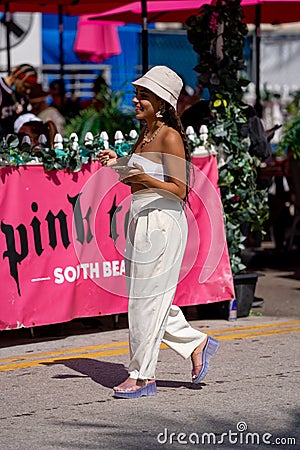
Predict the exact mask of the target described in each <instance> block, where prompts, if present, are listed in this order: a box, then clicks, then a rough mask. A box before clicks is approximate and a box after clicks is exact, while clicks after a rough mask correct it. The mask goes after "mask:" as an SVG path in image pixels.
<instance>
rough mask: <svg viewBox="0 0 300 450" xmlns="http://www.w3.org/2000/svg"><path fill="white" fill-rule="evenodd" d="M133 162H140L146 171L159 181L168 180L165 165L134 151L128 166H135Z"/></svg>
mask: <svg viewBox="0 0 300 450" xmlns="http://www.w3.org/2000/svg"><path fill="white" fill-rule="evenodd" d="M133 163H136V164H139V165H140V166H142V167H143V169H144V171H145V173H147V174H148V175H150V176H151V177H153V178H156V179H157V180H159V181H166V179H167V175H166V172H165V166H164V165H163V164H159V163H156V162H153V161H151V160H150V159H148V158H145V157H144V156H141V155H138V154H137V153H133V154H132V155H131V157H130V159H129V161H128V166H129V167H133Z"/></svg>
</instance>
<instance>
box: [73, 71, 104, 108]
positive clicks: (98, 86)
mask: <svg viewBox="0 0 300 450" xmlns="http://www.w3.org/2000/svg"><path fill="white" fill-rule="evenodd" d="M93 94H94V95H93V98H91V99H88V100H83V101H82V102H80V108H81V109H87V108H89V107H91V106H93V107H94V108H95V109H96V110H97V111H101V109H103V106H104V101H105V97H106V95H108V94H109V87H108V84H107V83H106V81H105V79H104V78H103V76H102V75H98V77H97V78H96V79H95V81H94V84H93Z"/></svg>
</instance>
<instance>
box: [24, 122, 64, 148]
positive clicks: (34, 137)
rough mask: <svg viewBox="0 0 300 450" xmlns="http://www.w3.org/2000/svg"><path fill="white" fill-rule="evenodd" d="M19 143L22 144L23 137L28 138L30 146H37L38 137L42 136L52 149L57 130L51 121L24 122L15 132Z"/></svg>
mask: <svg viewBox="0 0 300 450" xmlns="http://www.w3.org/2000/svg"><path fill="white" fill-rule="evenodd" d="M17 134H18V136H19V140H20V142H22V140H23V138H24V136H29V138H30V141H31V145H32V146H33V147H34V146H35V145H39V144H40V142H39V137H40V136H41V135H44V136H45V138H46V141H47V143H49V144H50V148H51V149H53V147H54V137H55V135H56V134H57V128H56V126H55V124H54V122H52V121H51V120H48V121H46V122H43V121H41V120H29V121H27V122H24V123H23V124H22V125H21V126H20V127H19V129H18V132H17Z"/></svg>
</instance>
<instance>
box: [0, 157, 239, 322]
mask: <svg viewBox="0 0 300 450" xmlns="http://www.w3.org/2000/svg"><path fill="white" fill-rule="evenodd" d="M193 163H194V178H195V182H194V185H193V189H192V192H191V194H190V207H187V208H186V214H187V217H188V221H189V238H188V244H187V248H186V252H185V256H184V261H183V264H182V271H181V275H180V282H179V285H178V289H177V293H176V297H175V300H174V302H175V303H176V304H178V305H195V304H201V303H210V302H217V301H221V300H229V299H231V298H233V297H234V288H233V280H232V274H231V270H230V265H229V261H228V253H227V246H226V241H225V233H224V224H223V216H222V204H221V201H220V196H219V190H218V186H217V177H218V173H217V166H216V160H215V157H213V156H209V157H204V158H194V160H193ZM0 182H1V185H2V186H1V191H0V215H1V226H0V255H1V257H2V263H1V265H0V272H1V309H0V330H3V329H14V328H19V327H32V326H37V325H46V324H51V323H59V322H66V321H69V320H72V319H74V318H77V317H91V316H98V315H107V314H117V313H122V312H126V311H127V298H126V289H125V276H124V260H123V251H124V247H125V230H126V220H127V218H128V211H129V205H130V198H131V196H130V189H129V188H128V187H127V186H125V185H124V184H122V183H119V181H118V176H117V175H116V174H115V172H114V171H113V170H111V169H109V168H102V167H101V166H100V165H99V163H97V162H93V163H92V164H89V165H86V166H83V169H82V170H81V171H80V172H77V173H68V172H67V171H53V172H45V171H44V169H43V167H42V166H21V167H19V168H14V167H7V168H2V169H0Z"/></svg>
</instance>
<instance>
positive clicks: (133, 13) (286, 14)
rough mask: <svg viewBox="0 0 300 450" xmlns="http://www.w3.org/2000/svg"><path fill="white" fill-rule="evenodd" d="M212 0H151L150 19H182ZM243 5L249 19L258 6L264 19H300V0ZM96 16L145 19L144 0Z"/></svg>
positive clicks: (262, 0)
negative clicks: (143, 12)
mask: <svg viewBox="0 0 300 450" xmlns="http://www.w3.org/2000/svg"><path fill="white" fill-rule="evenodd" d="M211 3H212V2H211V1H209V0H182V1H178V2H176V1H170V0H161V1H157V0H148V1H147V19H148V22H180V23H184V22H185V20H186V19H187V18H188V17H189V16H191V15H193V14H197V12H198V11H199V9H200V8H201V6H203V5H204V4H211ZM241 6H242V8H243V11H244V14H245V19H244V20H245V22H246V23H255V19H256V15H257V7H259V8H260V22H261V23H270V24H280V23H289V22H298V21H300V0H242V1H241ZM94 18H95V19H96V18H97V19H100V20H117V21H121V22H124V23H130V22H132V23H141V22H142V4H141V2H140V1H136V2H131V3H127V4H125V5H124V4H123V5H122V6H119V7H116V8H112V9H109V10H107V11H106V12H103V13H101V14H97V13H95V16H94Z"/></svg>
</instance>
